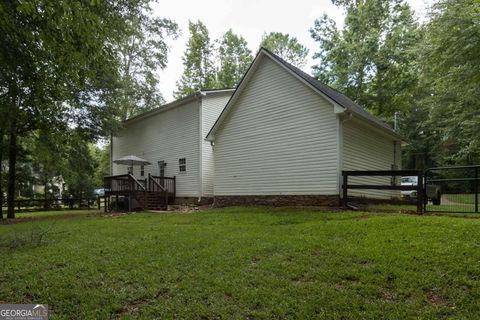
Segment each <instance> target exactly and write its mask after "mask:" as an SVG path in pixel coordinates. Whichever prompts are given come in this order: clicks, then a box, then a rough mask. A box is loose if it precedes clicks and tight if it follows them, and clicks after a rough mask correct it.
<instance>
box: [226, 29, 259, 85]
mask: <svg viewBox="0 0 480 320" xmlns="http://www.w3.org/2000/svg"><path fill="white" fill-rule="evenodd" d="M218 60H219V62H220V68H219V70H218V74H217V83H218V87H219V88H235V87H236V86H237V84H238V83H239V82H240V80H241V79H242V77H243V75H244V74H245V72H246V71H247V69H248V67H249V65H250V63H251V62H252V60H253V56H252V51H251V50H250V49H248V47H247V41H246V40H245V39H244V38H243V37H242V36H238V35H236V34H235V33H233V31H232V29H230V30H228V31H227V32H225V34H224V35H223V36H222V38H221V40H220V41H219V47H218Z"/></svg>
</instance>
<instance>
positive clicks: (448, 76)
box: [419, 0, 480, 165]
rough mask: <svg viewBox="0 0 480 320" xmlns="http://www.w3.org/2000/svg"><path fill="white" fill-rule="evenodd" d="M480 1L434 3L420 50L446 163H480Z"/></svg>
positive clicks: (441, 156) (424, 83)
mask: <svg viewBox="0 0 480 320" xmlns="http://www.w3.org/2000/svg"><path fill="white" fill-rule="evenodd" d="M479 16H480V2H478V1H473V0H441V1H439V2H438V3H437V4H436V5H434V7H433V10H432V12H431V19H430V21H429V22H428V23H427V25H426V26H425V29H426V36H425V40H424V41H423V43H422V45H421V46H420V49H419V56H420V57H421V58H420V62H421V65H422V73H421V75H422V76H421V85H422V86H423V87H425V88H427V90H428V94H427V95H426V96H425V97H424V99H422V103H423V104H424V106H425V107H426V108H427V109H428V110H429V111H430V118H429V119H428V121H427V122H426V126H429V127H432V128H435V138H436V141H437V143H438V147H437V151H438V152H437V155H438V159H437V162H438V163H439V164H440V165H449V164H478V163H479V162H480V130H479V129H478V125H479V123H480V55H479V52H480V23H479Z"/></svg>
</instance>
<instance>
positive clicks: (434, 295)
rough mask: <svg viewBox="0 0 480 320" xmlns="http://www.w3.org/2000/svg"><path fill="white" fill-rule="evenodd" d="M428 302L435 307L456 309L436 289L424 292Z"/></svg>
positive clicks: (428, 289)
mask: <svg viewBox="0 0 480 320" xmlns="http://www.w3.org/2000/svg"><path fill="white" fill-rule="evenodd" d="M423 291H424V293H425V296H426V297H427V300H428V302H430V303H431V304H433V305H446V306H448V307H454V304H453V303H452V302H451V301H449V300H448V298H447V297H445V296H444V295H443V294H442V293H441V292H439V290H438V289H436V288H433V289H432V288H427V289H424V290H423Z"/></svg>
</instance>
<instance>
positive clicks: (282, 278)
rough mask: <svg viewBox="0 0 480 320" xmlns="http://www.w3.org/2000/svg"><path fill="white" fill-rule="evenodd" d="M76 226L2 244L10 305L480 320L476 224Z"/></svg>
mask: <svg viewBox="0 0 480 320" xmlns="http://www.w3.org/2000/svg"><path fill="white" fill-rule="evenodd" d="M73 213H75V215H76V218H70V219H61V218H60V217H59V218H57V219H55V220H53V219H54V218H53V216H54V215H56V216H59V215H62V214H69V211H64V212H50V213H47V212H46V213H40V212H39V213H32V214H25V215H29V216H34V215H37V214H39V215H46V214H49V219H48V220H47V219H44V220H38V221H37V222H35V224H36V226H35V227H38V229H39V230H46V229H48V230H50V232H49V233H48V235H47V236H46V238H45V239H44V240H45V241H44V242H42V243H43V245H42V246H41V247H28V248H24V247H19V248H16V249H15V250H12V249H9V248H5V247H2V246H1V245H0V247H1V248H0V254H1V255H2V259H1V260H0V270H1V271H0V274H1V276H2V285H1V286H0V296H1V297H2V299H4V300H6V301H21V299H24V300H22V301H25V302H32V303H34V302H35V301H37V300H41V301H44V302H45V303H48V304H49V307H50V308H51V309H53V310H55V315H54V316H55V318H58V319H72V318H79V319H109V318H127V319H129V318H130V319H153V318H160V319H171V318H180V319H192V318H194V319H198V318H205V319H217V318H221V319H245V318H255V319H272V318H278V319H445V318H454V319H476V318H477V317H478V314H479V313H480V305H479V304H478V303H477V301H478V299H477V295H478V292H479V290H480V283H479V281H478V279H477V278H476V277H475V275H476V274H477V273H476V272H477V271H476V270H477V269H478V265H477V261H478V260H479V259H480V251H479V250H478V238H477V237H476V235H477V234H478V229H479V227H480V219H478V217H477V216H475V215H470V216H469V217H468V218H464V217H459V216H456V217H449V216H441V217H438V216H416V215H407V214H394V213H389V214H384V213H377V214H372V213H362V212H334V213H328V212H321V211H318V210H311V209H278V208H277V209H275V208H273V209H272V208H230V209H220V210H219V209H217V210H208V211H204V212H199V213H191V214H178V213H167V214H148V213H141V214H129V215H122V216H117V217H110V218H109V217H98V218H95V217H88V218H86V217H82V212H79V211H75V212H72V214H73ZM83 213H86V211H83ZM23 215H24V214H22V216H23ZM52 221H53V222H54V223H52ZM31 233H32V226H31V224H30V223H17V224H12V225H0V238H2V239H9V238H11V237H12V236H13V235H14V234H15V235H17V236H18V237H19V238H24V239H25V238H28V236H29V235H30V234H31ZM119 252H121V254H119ZM32 261H41V262H42V263H41V264H40V263H32ZM19 275H21V277H19ZM186 301H188V304H186ZM319 302H321V303H319Z"/></svg>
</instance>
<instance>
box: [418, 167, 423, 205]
mask: <svg viewBox="0 0 480 320" xmlns="http://www.w3.org/2000/svg"><path fill="white" fill-rule="evenodd" d="M423 196H424V190H423V174H421V173H420V172H419V173H418V176H417V213H423V211H424V210H423V209H424V200H423Z"/></svg>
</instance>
